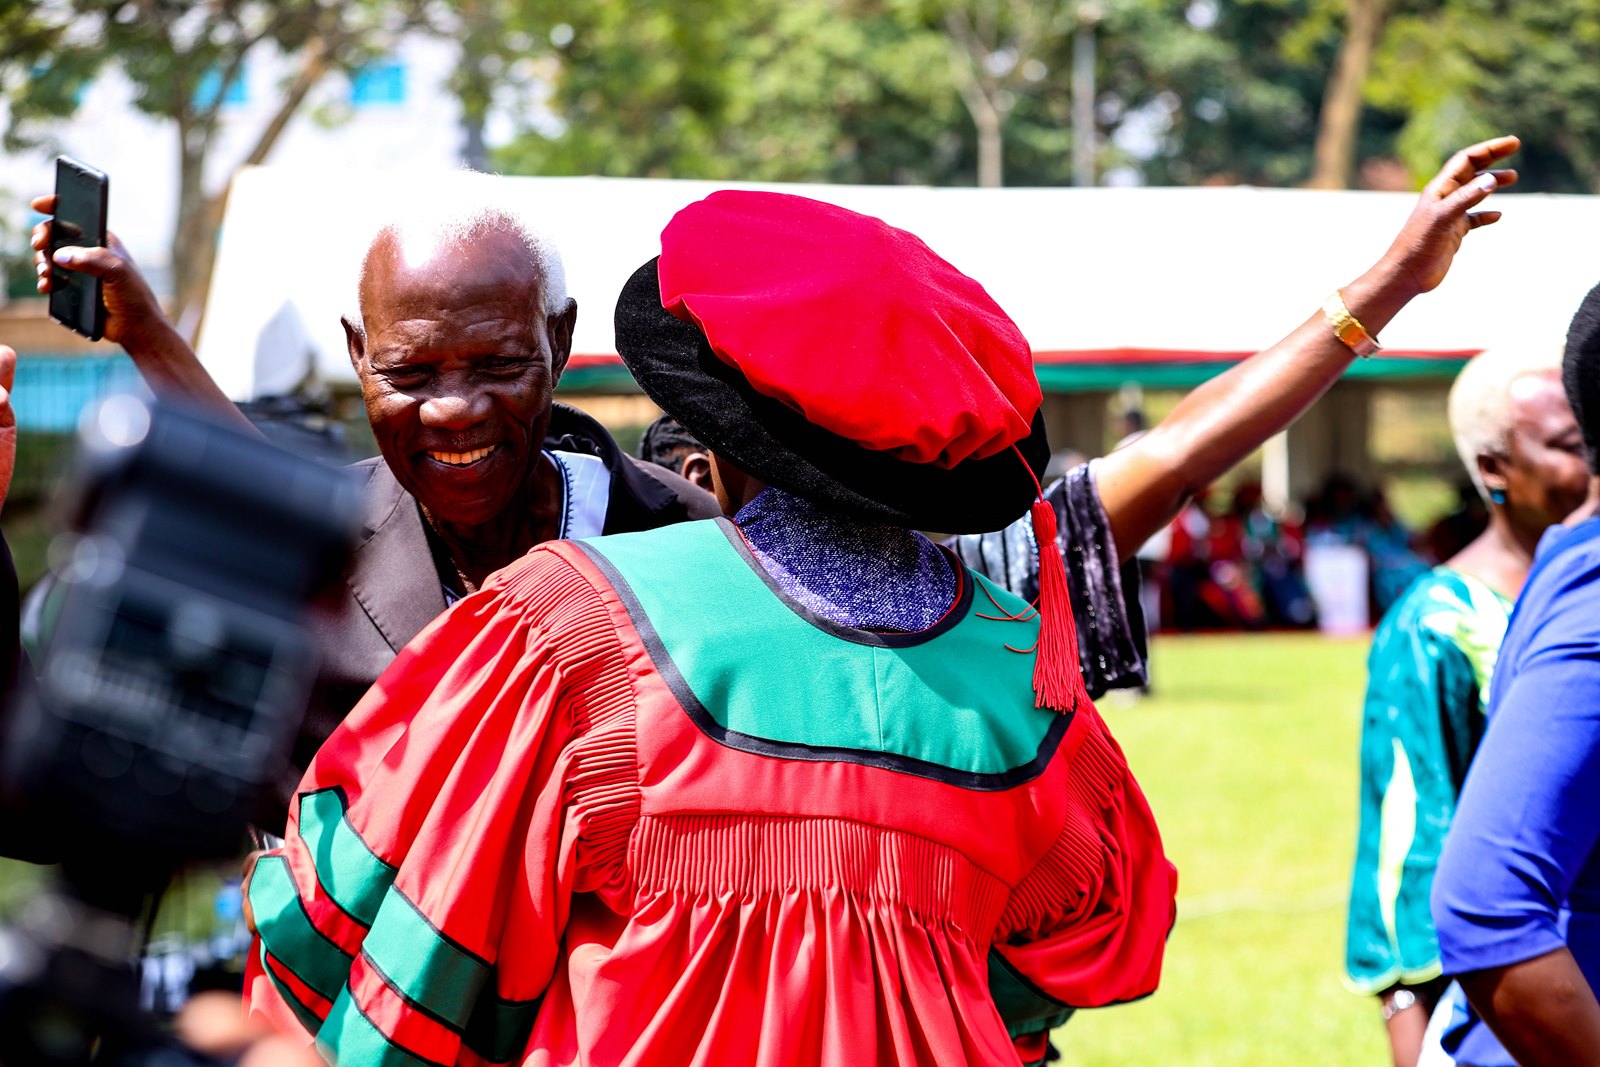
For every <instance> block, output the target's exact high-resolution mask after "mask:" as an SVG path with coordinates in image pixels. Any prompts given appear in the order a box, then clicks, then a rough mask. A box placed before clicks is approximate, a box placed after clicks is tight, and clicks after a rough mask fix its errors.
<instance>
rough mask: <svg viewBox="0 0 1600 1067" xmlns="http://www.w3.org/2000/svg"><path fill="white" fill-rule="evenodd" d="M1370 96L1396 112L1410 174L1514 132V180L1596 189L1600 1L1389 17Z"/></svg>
mask: <svg viewBox="0 0 1600 1067" xmlns="http://www.w3.org/2000/svg"><path fill="white" fill-rule="evenodd" d="M1367 92H1368V98H1369V99H1370V100H1371V101H1372V102H1373V103H1375V104H1377V105H1378V106H1380V107H1383V108H1386V109H1388V110H1390V111H1393V112H1395V113H1397V114H1400V115H1403V116H1404V125H1403V126H1402V127H1401V129H1400V131H1399V135H1398V137H1397V139H1396V142H1395V150H1396V152H1397V154H1398V155H1399V156H1400V158H1401V159H1402V160H1404V162H1405V163H1406V164H1407V166H1408V167H1409V168H1410V170H1411V172H1412V175H1413V176H1414V177H1415V178H1417V179H1418V180H1422V179H1425V178H1426V177H1427V176H1428V175H1430V174H1431V173H1432V171H1433V169H1434V168H1435V167H1436V166H1437V165H1438V160H1439V159H1441V158H1443V156H1445V155H1447V154H1448V153H1449V152H1450V151H1452V150H1453V149H1454V148H1456V147H1459V146H1460V145H1462V144H1464V143H1466V142H1469V141H1473V140H1477V139H1480V138H1482V137H1486V136H1492V135H1494V134H1499V133H1516V134H1519V135H1520V136H1521V137H1522V139H1523V144H1524V150H1523V153H1522V155H1521V156H1520V157H1519V158H1518V159H1517V161H1516V166H1517V168H1518V170H1519V171H1520V172H1521V174H1522V188H1524V189H1527V190H1530V191H1543V192H1591V193H1592V192H1600V137H1597V135H1600V0H1539V2H1538V3H1517V2H1515V0H1446V2H1443V3H1434V4H1425V5H1417V6H1416V8H1414V9H1413V10H1410V11H1407V12H1404V13H1402V14H1399V15H1397V16H1396V17H1395V18H1393V19H1392V20H1391V21H1390V24H1389V27H1388V33H1387V34H1386V36H1385V38H1384V40H1383V42H1382V46H1381V47H1380V49H1379V53H1378V56H1377V58H1376V62H1375V64H1374V70H1373V77H1372V79H1371V80H1370V81H1369V83H1368V86H1367Z"/></svg>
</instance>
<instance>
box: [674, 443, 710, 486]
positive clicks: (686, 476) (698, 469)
mask: <svg viewBox="0 0 1600 1067" xmlns="http://www.w3.org/2000/svg"><path fill="white" fill-rule="evenodd" d="M678 473H679V474H681V475H683V480H684V481H686V482H688V483H689V484H690V485H693V486H697V487H699V488H701V489H704V490H705V491H706V492H708V493H710V492H713V491H714V490H713V488H712V485H711V453H710V452H690V453H689V454H688V455H687V456H684V457H683V467H682V468H681V469H680V470H679V471H678Z"/></svg>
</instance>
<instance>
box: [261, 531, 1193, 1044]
mask: <svg viewBox="0 0 1600 1067" xmlns="http://www.w3.org/2000/svg"><path fill="white" fill-rule="evenodd" d="M1024 609H1025V605H1024V604H1023V603H1022V602H1021V601H1019V600H1017V599H1016V598H1015V597H1013V596H1012V595H1011V594H1009V593H1006V592H1005V591H1004V590H1002V589H1000V588H999V587H997V586H994V585H992V584H991V583H989V582H988V581H987V580H986V579H983V578H980V577H977V576H975V575H973V574H972V573H971V572H969V571H963V572H962V592H961V595H960V597H959V598H958V601H957V603H956V604H955V605H954V607H953V608H952V610H951V612H950V614H949V615H948V616H947V617H946V618H945V619H944V620H943V621H942V622H941V623H939V624H938V625H936V626H935V627H933V628H932V629H930V630H927V631H923V632H920V633H916V634H878V633H871V632H867V631H860V630H852V629H849V628H848V627H844V626H840V625H838V624H836V623H833V622H830V621H828V620H826V619H821V618H818V617H816V616H814V615H812V614H811V613H810V612H808V611H807V610H806V609H805V608H804V607H802V606H800V605H798V604H796V603H794V602H792V601H789V600H788V599H786V598H785V597H784V596H783V594H782V593H781V591H779V590H778V589H777V588H776V587H775V586H773V585H771V584H770V583H769V582H768V581H767V580H766V578H765V575H764V573H763V572H761V571H760V569H759V567H758V565H757V564H756V563H755V561H754V560H753V559H752V558H751V556H750V554H749V552H748V549H747V548H746V546H745V545H744V544H743V541H742V539H741V537H740V535H739V533H738V530H737V528H735V527H734V526H732V524H730V523H728V522H726V520H719V521H717V522H714V523H713V522H697V523H687V524H682V525H679V526H675V527H669V528H666V529H662V530H656V531H652V532H649V533H643V534H628V535H622V536H618V537H607V538H601V539H598V540H595V541H591V542H580V543H565V544H549V545H544V546H541V547H540V548H539V549H537V550H535V551H534V552H532V553H530V554H529V555H528V556H526V557H524V558H523V559H522V560H520V561H518V562H517V563H515V564H513V565H512V566H510V567H508V568H506V569H505V570H504V571H501V572H500V573H499V574H498V575H496V576H495V577H494V578H492V579H491V580H490V582H489V583H488V584H487V585H486V587H485V588H484V589H483V590H482V591H481V592H479V593H477V594H475V595H473V596H470V597H468V598H466V599H465V600H463V601H462V602H461V603H460V604H458V605H457V606H456V607H455V608H454V609H452V610H451V611H450V612H448V613H447V614H446V615H444V616H443V617H441V618H440V619H439V620H438V621H437V622H436V623H434V624H433V625H432V626H431V627H430V628H429V629H428V630H426V631H425V632H424V633H423V634H421V635H420V636H419V637H418V638H417V639H416V641H414V642H413V643H412V644H411V645H410V646H409V647H408V648H407V649H406V651H405V652H404V653H402V654H401V656H400V658H399V659H398V660H396V662H395V664H394V665H393V666H392V667H391V668H390V669H389V670H388V671H387V672H386V673H385V674H384V675H383V677H382V678H380V679H379V681H378V683H377V684H376V686H374V688H373V690H372V691H371V692H370V693H369V694H368V695H367V697H366V699H365V700H363V701H362V703H361V704H360V705H359V706H358V707H357V708H356V710H355V711H354V712H353V713H352V714H351V715H350V717H349V719H348V720H347V721H346V723H345V724H344V726H343V727H341V728H340V729H339V730H338V731H337V732H336V733H335V734H334V735H333V737H331V738H330V739H329V741H328V743H327V745H326V746H325V747H324V748H323V749H322V750H321V752H320V753H319V754H318V755H317V757H316V759H315V760H314V761H313V763H312V764H311V767H310V769H309V771H308V772H307V775H306V778H305V780H304V781H303V782H302V783H301V786H300V790H299V792H298V794H297V802H296V804H295V805H294V806H293V807H292V808H291V818H290V823H289V829H288V838H287V844H286V845H285V847H284V848H283V849H281V850H279V851H277V852H274V853H269V854H268V855H267V856H265V857H264V858H263V859H262V860H261V861H260V862H259V863H258V865H257V867H256V869H255V874H254V876H253V877H252V879H251V885H250V890H249V892H250V900H251V903H252V907H253V910H254V914H255V917H256V922H257V925H258V926H259V928H260V931H261V944H260V945H259V946H258V952H257V956H256V959H255V966H254V968H253V971H252V974H251V976H250V981H249V989H248V993H249V998H250V1006H251V1010H252V1011H254V1012H256V1013H258V1014H260V1015H263V1016H266V1017H267V1018H269V1019H270V1020H272V1021H273V1022H274V1023H275V1024H276V1025H277V1026H279V1027H280V1028H282V1029H286V1030H289V1031H297V1032H302V1033H309V1034H313V1035H315V1036H316V1038H317V1041H318V1044H319V1046H320V1047H321V1048H322V1050H323V1051H324V1053H325V1054H326V1055H328V1056H329V1057H330V1058H331V1059H334V1060H336V1061H337V1062H341V1063H348V1064H370V1063H394V1064H404V1065H408V1067H410V1065H417V1064H428V1063H434V1064H457V1063H460V1064H480V1063H523V1064H585V1065H597V1067H598V1065H612V1064H639V1065H646V1064H673V1065H677V1064H707V1065H711V1064H756V1065H770V1067H779V1065H789V1064H808V1065H809V1064H824V1065H837V1067H845V1065H856V1064H863V1063H875V1064H889V1063H897V1064H926V1065H934V1064H940V1065H948V1064H956V1063H1017V1062H1018V1061H1019V1055H1021V1056H1025V1057H1027V1058H1029V1059H1032V1058H1034V1057H1037V1056H1039V1055H1042V1052H1043V1042H1044V1035H1045V1033H1046V1032H1047V1031H1048V1029H1049V1028H1050V1027H1051V1026H1053V1025H1057V1024H1059V1023H1060V1022H1061V1021H1063V1020H1064V1019H1065V1018H1066V1016H1067V1015H1069V1014H1070V1013H1071V1011H1072V1010H1073V1009H1075V1008H1079V1007H1093V1006H1100V1005H1105V1004H1111V1003H1116V1002H1119V1001H1125V1000H1130V999H1133V998H1136V997H1140V996H1143V995H1145V994H1147V993H1149V992H1151V991H1152V990H1153V989H1154V988H1155V985H1156V980H1157V976H1158V974H1159V971H1160V964H1161V957H1162V950H1163V945H1164V942H1165V939H1166V936H1167V933H1168V932H1169V930H1170V928H1171V925H1172V922H1173V917H1174V894H1175V891H1176V874H1175V871H1174V870H1173V868H1172V866H1171V864H1170V863H1168V862H1167V860H1166V858H1165V857H1164V855H1163V854H1162V850H1161V843H1160V838H1159V835H1158V834H1157V831H1156V827H1155V823H1154V820H1153V818H1152V816H1151V813H1150V810H1149V807H1148V806H1147V804H1146V803H1145V799H1144V796H1143V794H1142V793H1141V792H1140V790H1139V788H1138V785H1137V784H1136V783H1135V782H1134V780H1133V777H1132V775H1131V774H1130V773H1129V770H1128V767H1127V764H1126V762H1125V761H1124V759H1123V756H1122V753H1121V751H1120V750H1119V749H1118V747H1117V745H1116V742H1115V741H1114V740H1113V739H1112V737H1111V735H1110V733H1109V732H1108V731H1107V730H1106V727H1105V725H1104V723H1103V722H1102V721H1101V719H1100V717H1099V716H1098V714H1097V713H1096V712H1095V710H1094V708H1093V707H1092V706H1091V705H1089V704H1088V703H1087V702H1085V703H1084V704H1083V706H1081V707H1080V708H1079V709H1077V711H1076V712H1075V713H1073V714H1070V715H1059V714H1056V713H1055V712H1051V711H1048V710H1040V709H1036V708H1034V707H1033V694H1032V687H1031V675H1032V667H1033V656H1032V654H1031V653H1028V652H1017V651H1013V650H1014V649H1028V648H1030V647H1031V646H1032V644H1033V642H1034V638H1035V637H1036V635H1037V629H1038V623H1037V619H1036V618H1033V619H1031V620H1030V621H1015V620H1010V619H1006V618H1005V617H1004V616H1007V615H1026V614H1027V613H1026V612H1025V610H1024ZM1008 645H1009V646H1011V647H1010V648H1009V649H1008V648H1007V646H1008ZM1014 1040H1015V1041H1016V1044H1015V1045H1014V1043H1013V1042H1014ZM1019 1049H1020V1050H1022V1051H1021V1053H1020V1054H1019V1051H1018V1050H1019Z"/></svg>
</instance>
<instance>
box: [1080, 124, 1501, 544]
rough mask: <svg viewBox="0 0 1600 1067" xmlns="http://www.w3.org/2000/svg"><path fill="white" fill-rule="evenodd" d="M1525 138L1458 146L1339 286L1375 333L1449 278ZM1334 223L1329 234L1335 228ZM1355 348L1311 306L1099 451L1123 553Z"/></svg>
mask: <svg viewBox="0 0 1600 1067" xmlns="http://www.w3.org/2000/svg"><path fill="white" fill-rule="evenodd" d="M1519 147H1521V142H1520V141H1518V140H1517V138H1515V137H1496V138H1494V139H1493V140H1489V141H1483V142H1481V143H1479V144H1475V145H1472V146H1471V147H1469V148H1464V149H1462V150H1461V151H1459V152H1457V153H1456V154H1455V155H1454V156H1451V157H1450V161H1449V162H1448V163H1446V164H1445V165H1444V167H1443V168H1442V169H1441V170H1440V171H1439V173H1438V174H1437V175H1435V176H1434V178H1433V180H1432V181H1430V182H1429V183H1428V185H1427V187H1426V188H1424V189H1423V191H1422V195H1421V196H1420V197H1419V198H1418V200H1417V205H1416V208H1415V209H1414V210H1413V211H1412V212H1411V215H1410V217H1409V218H1408V219H1407V220H1406V223H1405V225H1404V226H1403V227H1402V228H1401V230H1400V233H1399V235H1398V236H1396V237H1395V239H1394V242H1393V243H1392V244H1391V245H1390V246H1389V249H1388V251H1386V252H1384V254H1383V255H1382V257H1380V258H1379V259H1378V261H1377V262H1376V263H1375V264H1374V265H1373V266H1372V268H1371V269H1369V270H1368V271H1367V272H1366V273H1364V274H1362V275H1361V276H1360V277H1359V278H1357V279H1355V280H1354V281H1353V282H1351V283H1350V284H1349V285H1346V286H1345V287H1344V288H1343V289H1342V290H1341V292H1342V293H1343V296H1344V302H1345V305H1346V307H1347V308H1348V310H1349V312H1350V314H1351V315H1352V316H1353V317H1354V318H1355V319H1356V320H1357V321H1358V322H1359V323H1360V324H1361V325H1362V326H1364V327H1365V328H1366V332H1367V333H1368V334H1369V335H1372V336H1374V337H1375V336H1377V335H1378V333H1379V332H1380V331H1381V330H1382V329H1383V328H1384V327H1385V326H1387V325H1388V324H1389V321H1390V320H1391V319H1393V318H1394V317H1395V315H1396V314H1398V313H1399V312H1400V310H1401V309H1402V308H1404V307H1405V306H1406V305H1407V304H1408V303H1410V302H1411V301H1412V300H1413V299H1414V298H1416V297H1417V296H1420V295H1421V294H1423V293H1426V292H1428V291H1429V290H1431V289H1433V288H1435V287H1436V286H1438V284H1439V283H1440V282H1442V281H1443V280H1444V277H1445V274H1446V273H1448V271H1449V270H1450V264H1451V262H1452V261H1453V260H1454V259H1455V255H1456V252H1457V250H1458V249H1459V248H1460V247H1461V242H1462V240H1463V239H1464V238H1465V237H1466V235H1467V234H1468V233H1470V232H1471V231H1472V230H1474V229H1476V228H1478V227H1479V226H1487V225H1489V224H1491V223H1493V222H1496V221H1498V220H1499V218H1500V213H1499V212H1498V211H1475V210H1473V209H1474V208H1476V207H1477V206H1478V205H1480V204H1481V203H1482V202H1483V200H1484V199H1485V198H1486V197H1488V196H1489V194H1490V193H1492V192H1494V191H1495V190H1496V189H1499V188H1503V187H1505V186H1508V185H1511V184H1513V183H1514V182H1515V181H1516V180H1517V174H1516V172H1515V171H1513V170H1497V169H1494V168H1495V165H1496V164H1498V163H1500V162H1501V161H1503V160H1505V159H1506V158H1507V157H1509V156H1510V155H1512V154H1513V153H1514V152H1516V151H1517V149H1518V148H1519ZM1332 222H1333V220H1330V226H1329V227H1328V231H1327V232H1328V233H1329V234H1330V235H1332V234H1336V233H1337V227H1336V226H1334V225H1332V224H1331V223H1332ZM1331 239H1334V238H1332V237H1330V240H1331ZM1307 254H1310V255H1315V254H1316V250H1315V249H1308V250H1307ZM1309 302H1310V301H1309V300H1308V303H1309ZM1355 357H1356V353H1355V352H1354V351H1353V350H1352V349H1351V348H1350V347H1349V346H1347V345H1346V344H1345V343H1344V342H1343V341H1341V340H1340V339H1339V337H1338V335H1337V334H1335V333H1334V330H1333V327H1332V325H1331V323H1330V320H1329V318H1328V316H1327V315H1325V314H1324V313H1323V311H1322V310H1321V309H1320V308H1319V309H1317V310H1314V311H1312V313H1311V315H1310V316H1309V317H1308V318H1307V319H1306V321H1305V322H1304V323H1302V324H1301V325H1300V327H1299V328H1297V329H1296V330H1295V331H1294V332H1293V333H1291V334H1289V336H1287V337H1285V338H1284V339H1283V340H1281V341H1279V342H1278V343H1277V344H1275V345H1273V346H1272V347H1271V348H1268V349H1266V350H1264V351H1262V352H1259V353H1257V354H1256V355H1254V356H1252V357H1250V358H1249V359H1247V360H1244V361H1243V362H1241V363H1239V364H1237V365H1236V366H1234V367H1232V368H1230V369H1229V370H1228V371H1227V372H1225V373H1223V374H1220V375H1218V376H1217V377H1215V378H1213V379H1211V380H1210V381H1209V382H1206V383H1205V384H1204V385H1202V386H1200V387H1199V388H1197V389H1195V390H1194V391H1192V392H1191V393H1189V395H1188V396H1186V397H1184V399H1183V400H1182V402H1180V403H1179V404H1178V406H1177V407H1176V408H1174V409H1173V410H1172V413H1171V414H1170V415H1168V416H1167V417H1166V418H1165V419H1163V420H1162V421H1161V423H1160V424H1159V425H1157V426H1156V427H1154V428H1153V429H1152V430H1151V431H1150V432H1149V433H1147V434H1145V435H1143V436H1142V437H1139V438H1138V439H1136V440H1135V441H1133V442H1131V443H1129V444H1128V445H1127V446H1126V447H1124V448H1121V449H1118V450H1117V451H1115V452H1113V453H1111V454H1110V455H1109V456H1106V457H1104V458H1102V459H1101V460H1099V461H1098V462H1097V464H1096V472H1095V473H1096V478H1097V481H1098V483H1099V491H1100V499H1101V502H1102V503H1103V505H1104V507H1105V511H1106V517H1107V518H1108V519H1109V520H1110V524H1111V530H1112V534H1113V536H1114V537H1115V539H1116V543H1117V549H1118V553H1119V555H1120V556H1121V558H1122V559H1124V560H1127V559H1129V558H1131V557H1132V556H1133V554H1134V553H1135V552H1137V551H1138V550H1139V546H1140V545H1142V544H1144V543H1145V541H1146V540H1148V539H1149V538H1150V536H1151V535H1152V534H1154V533H1156V532H1157V531H1158V530H1160V529H1161V528H1162V527H1163V526H1165V525H1166V524H1167V523H1168V522H1170V521H1171V520H1172V518H1173V517H1174V516H1175V515H1177V513H1178V511H1179V509H1181V508H1182V507H1183V505H1184V503H1185V502H1186V501H1187V500H1188V499H1189V498H1190V497H1191V496H1193V495H1194V494H1195V493H1197V492H1198V491H1200V490H1201V489H1204V488H1205V487H1206V486H1207V485H1209V484H1211V482H1212V481H1214V480H1215V479H1216V478H1217V477H1219V476H1220V475H1221V474H1222V473H1223V472H1225V471H1227V470H1228V469H1229V468H1230V467H1232V466H1234V465H1235V464H1237V463H1239V462H1240V461H1241V460H1243V459H1244V458H1245V457H1246V456H1248V455H1249V454H1250V453H1251V452H1253V451H1255V450H1256V449H1257V448H1259V447H1260V446H1261V445H1262V444H1263V443H1264V442H1265V441H1266V440H1267V438H1269V437H1271V436H1272V435H1273V434H1275V433H1278V432H1279V431H1281V430H1283V429H1284V428H1286V427H1287V426H1288V425H1289V424H1290V423H1292V422H1293V421H1294V420H1295V419H1297V418H1299V417H1300V415H1301V414H1302V413H1304V412H1305V410H1306V409H1307V408H1309V407H1310V406H1311V405H1312V403H1314V402H1315V401H1316V400H1317V398H1318V397H1320V396H1321V395H1322V394H1323V393H1324V392H1326V391H1327V389H1328V387H1329V386H1331V385H1332V384H1333V383H1334V382H1336V381H1338V379H1339V376H1340V375H1341V374H1343V373H1344V371H1345V369H1346V368H1347V367H1349V365H1350V363H1351V361H1352V360H1353V359H1355Z"/></svg>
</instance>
